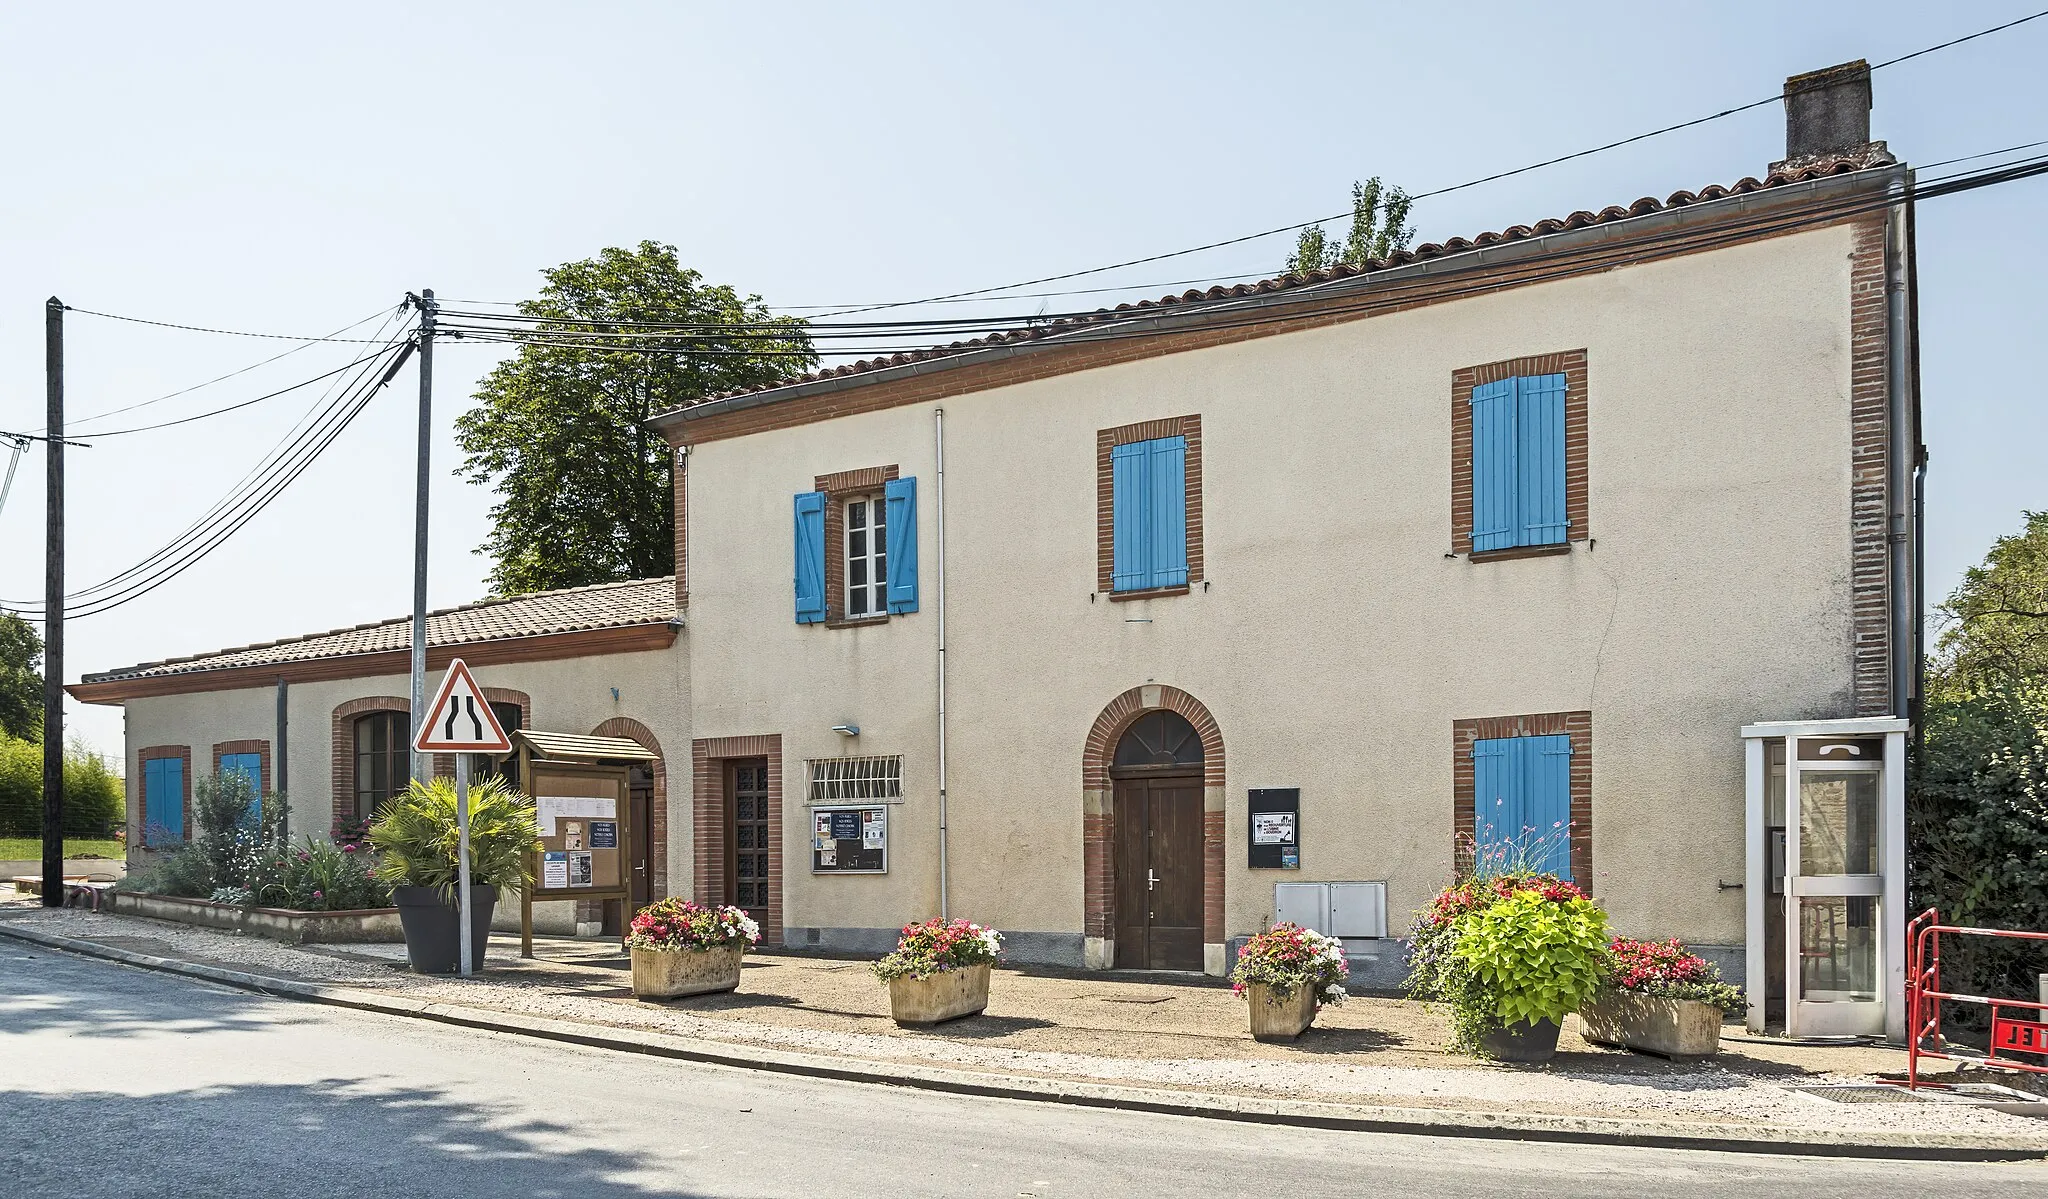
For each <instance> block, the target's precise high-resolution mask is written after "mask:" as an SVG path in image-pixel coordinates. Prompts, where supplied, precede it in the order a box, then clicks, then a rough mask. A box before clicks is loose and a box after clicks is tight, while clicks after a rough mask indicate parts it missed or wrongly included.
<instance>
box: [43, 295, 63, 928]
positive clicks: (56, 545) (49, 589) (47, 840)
mask: <svg viewBox="0 0 2048 1199" xmlns="http://www.w3.org/2000/svg"><path fill="white" fill-rule="evenodd" d="M43 370H44V373H45V381H46V385H47V387H48V397H47V398H48V400H49V415H48V418H47V419H48V421H49V425H50V427H49V429H47V430H46V433H47V435H48V437H49V440H47V441H45V442H44V443H43V444H44V445H45V446H47V447H48V448H49V463H50V464H49V478H48V480H47V482H48V486H49V490H48V491H47V492H46V495H47V497H48V507H47V509H46V520H47V524H46V529H45V533H44V541H43V571H44V575H43V906H44V907H46V908H55V907H62V906H63V905H64V301H62V300H60V299H58V298H57V297H55V296H51V297H50V299H49V302H48V303H47V304H45V305H44V307H43Z"/></svg>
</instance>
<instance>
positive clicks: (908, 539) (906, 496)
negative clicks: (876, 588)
mask: <svg viewBox="0 0 2048 1199" xmlns="http://www.w3.org/2000/svg"><path fill="white" fill-rule="evenodd" d="M882 501H883V503H885V504H886V505H887V506H888V507H887V510H886V512H885V514H884V515H885V518H886V519H887V521H888V525H889V545H888V551H889V566H888V570H889V611H890V612H891V613H892V614H896V615H901V614H902V613H905V612H915V611H917V480H916V479H914V478H913V479H890V480H889V481H888V482H887V483H884V484H883V485H882Z"/></svg>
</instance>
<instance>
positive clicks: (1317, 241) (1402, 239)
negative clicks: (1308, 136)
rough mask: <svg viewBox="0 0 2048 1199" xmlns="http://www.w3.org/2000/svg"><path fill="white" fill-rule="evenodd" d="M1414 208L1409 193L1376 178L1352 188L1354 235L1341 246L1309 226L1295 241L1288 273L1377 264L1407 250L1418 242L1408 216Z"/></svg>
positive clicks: (1317, 227)
mask: <svg viewBox="0 0 2048 1199" xmlns="http://www.w3.org/2000/svg"><path fill="white" fill-rule="evenodd" d="M1414 206H1415V201H1414V200H1412V199H1410V198H1409V196H1408V193H1407V192H1405V191H1402V190H1401V189H1400V188H1398V187H1385V186H1384V185H1382V184H1381V183H1380V177H1379V176H1378V175H1374V176H1373V177H1372V178H1370V179H1367V180H1366V181H1365V182H1363V183H1356V182H1354V183H1353V184H1352V185H1351V231H1350V232H1349V233H1347V234H1346V235H1345V237H1344V244H1343V245H1341V246H1339V245H1337V244H1336V243H1334V242H1332V241H1330V238H1329V234H1328V233H1326V232H1325V231H1324V229H1323V227H1322V226H1321V225H1310V226H1309V227H1308V228H1306V229H1303V230H1302V231H1301V235H1300V236H1299V237H1298V238H1296V239H1295V243H1294V253H1293V254H1291V255H1289V256H1288V259H1287V272H1288V273H1289V274H1299V275H1305V274H1308V273H1309V272H1311V271H1320V270H1328V269H1329V268H1331V267H1334V266H1339V265H1343V266H1356V267H1362V266H1365V265H1366V264H1368V263H1371V262H1377V261H1380V260H1382V259H1384V258H1386V257H1387V256H1388V255H1390V254H1392V253H1393V252H1394V251H1396V250H1405V249H1407V248H1408V243H1409V242H1411V241H1413V240H1415V227H1414V226H1412V225H1410V224H1409V223H1408V212H1409V210H1410V209H1412V208H1413V207H1414Z"/></svg>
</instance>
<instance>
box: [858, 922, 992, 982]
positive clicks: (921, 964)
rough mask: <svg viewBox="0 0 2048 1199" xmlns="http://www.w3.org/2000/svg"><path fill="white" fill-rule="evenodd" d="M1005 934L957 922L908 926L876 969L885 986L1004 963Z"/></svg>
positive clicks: (876, 965)
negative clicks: (894, 949) (911, 979)
mask: <svg viewBox="0 0 2048 1199" xmlns="http://www.w3.org/2000/svg"><path fill="white" fill-rule="evenodd" d="M1002 955H1003V938H1002V934H1000V933H998V932H996V930H994V929H992V928H983V927H982V926H981V925H979V924H970V923H968V922H967V921H965V920H955V921H953V922H952V923H950V924H948V923H947V922H946V921H944V920H927V921H925V922H924V923H922V924H906V925H904V926H903V936H902V937H901V938H899V939H898V940H897V942H896V951H895V952H894V953H891V954H889V955H888V956H886V957H884V958H882V959H881V960H880V961H878V962H876V963H875V965H874V971H875V977H876V978H879V979H881V980H882V981H883V982H888V981H890V980H891V979H898V978H930V977H931V976H932V975H934V974H944V973H945V972H947V971H948V970H960V969H963V968H965V967H968V966H978V965H980V964H982V963H983V962H997V961H1001V960H1002Z"/></svg>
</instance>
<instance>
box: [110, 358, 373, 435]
mask: <svg viewBox="0 0 2048 1199" xmlns="http://www.w3.org/2000/svg"><path fill="white" fill-rule="evenodd" d="M388 352H389V351H388V348H387V349H384V350H378V351H377V352H376V353H374V354H366V355H364V356H363V357H361V358H358V359H356V360H355V361H354V362H350V363H347V364H345V365H342V366H338V367H335V368H334V369H333V370H331V371H328V372H327V373H326V374H321V375H314V376H313V377H312V378H310V379H303V380H300V381H299V382H297V383H294V384H292V385H291V386H290V387H280V388H279V389H277V390H276V391H273V392H269V393H267V394H264V395H260V396H257V397H256V398H255V399H252V400H243V401H241V402H240V403H238V404H229V405H228V406H227V407H225V408H215V409H214V410H213V411H211V412H200V413H195V414H194V415H192V416H181V417H179V418H178V419H176V420H167V421H159V422H158V423H156V424H153V425H136V426H135V427H134V428H131V429H109V430H107V431H106V432H104V433H84V434H80V436H82V437H87V438H92V439H95V440H96V439H98V438H101V437H120V436H122V435H124V434H127V433H148V432H151V431H152V430H156V429H169V428H171V427H173V426H176V425H189V424H191V423H192V422H193V421H201V420H206V419H207V418H209V417H215V416H221V415H223V414H225V413H229V412H239V411H241V410H242V409H244V408H248V407H251V406H253V405H256V404H261V403H262V402H263V401H265V400H274V399H276V398H277V397H279V396H281V395H289V394H291V393H292V392H294V391H298V390H300V389H301V388H305V387H311V386H312V385H313V384H315V383H318V382H320V381H321V380H323V379H332V378H333V377H334V376H336V375H339V374H342V373H343V372H345V371H348V370H352V369H354V368H355V367H358V366H361V365H362V364H363V363H365V362H370V361H373V360H375V359H377V358H381V357H383V356H384V355H385V354H386V353H388Z"/></svg>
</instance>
